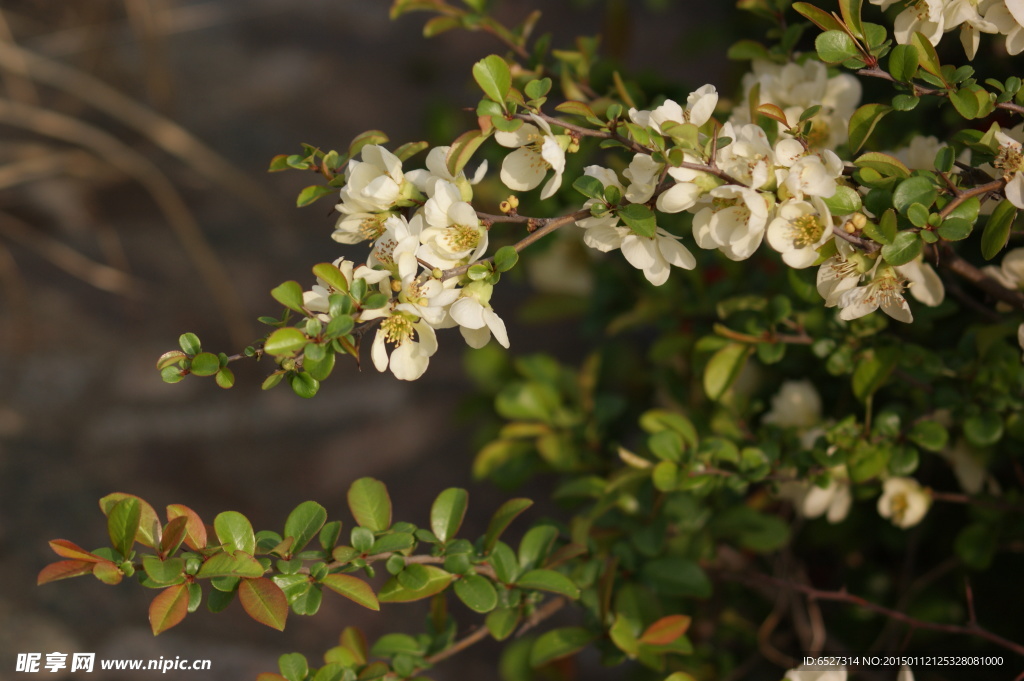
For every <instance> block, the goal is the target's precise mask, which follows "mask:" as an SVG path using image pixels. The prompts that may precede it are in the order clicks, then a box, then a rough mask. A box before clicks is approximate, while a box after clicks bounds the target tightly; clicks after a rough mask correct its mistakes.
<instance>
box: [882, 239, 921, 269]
mask: <svg viewBox="0 0 1024 681" xmlns="http://www.w3.org/2000/svg"><path fill="white" fill-rule="evenodd" d="M923 247H924V246H923V244H922V243H921V237H920V235H919V234H917V233H916V232H911V231H906V232H900V233H899V234H897V235H896V238H895V239H893V240H892V243H891V244H888V245H885V246H882V257H883V258H885V261H886V262H887V263H889V264H890V265H893V266H898V265H906V264H907V263H908V262H910V261H911V260H913V259H914V258H916V257H917V256H919V255H921V249H922V248H923Z"/></svg>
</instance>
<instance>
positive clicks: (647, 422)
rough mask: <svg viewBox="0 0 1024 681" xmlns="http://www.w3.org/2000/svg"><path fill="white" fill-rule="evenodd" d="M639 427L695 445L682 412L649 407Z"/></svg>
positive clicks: (691, 428)
mask: <svg viewBox="0 0 1024 681" xmlns="http://www.w3.org/2000/svg"><path fill="white" fill-rule="evenodd" d="M815 295H817V291H815ZM640 427H641V428H643V429H644V430H645V431H647V432H648V433H657V432H659V431H662V430H672V431H675V432H676V433H679V435H680V436H682V438H683V441H684V442H686V444H687V445H688V446H690V447H696V446H697V442H698V438H697V429H696V428H695V427H694V425H693V422H692V421H690V419H688V418H686V417H685V416H683V415H682V414H677V413H675V412H671V411H667V410H665V409H651V410H650V411H646V412H644V413H643V414H641V415H640Z"/></svg>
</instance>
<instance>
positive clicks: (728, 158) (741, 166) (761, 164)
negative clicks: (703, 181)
mask: <svg viewBox="0 0 1024 681" xmlns="http://www.w3.org/2000/svg"><path fill="white" fill-rule="evenodd" d="M721 136H722V137H728V138H729V139H731V140H732V143H731V144H727V145H726V146H725V147H723V148H721V149H719V150H718V156H717V158H716V159H715V161H716V163H717V164H718V167H719V168H721V169H722V170H723V171H724V172H725V173H727V174H728V175H729V176H731V177H732V178H734V179H736V180H738V181H739V182H741V183H743V184H745V185H747V186H748V187H750V188H751V189H761V188H762V187H764V186H765V185H766V184H767V183H768V181H769V180H771V179H774V178H773V176H772V172H771V171H772V169H773V167H774V165H775V152H774V150H773V149H772V147H771V145H770V144H769V143H768V136H767V135H766V134H765V132H764V130H762V129H761V127H760V126H758V125H753V124H747V125H741V126H738V127H734V126H733V125H732V124H731V123H726V124H725V125H723V126H722V132H721Z"/></svg>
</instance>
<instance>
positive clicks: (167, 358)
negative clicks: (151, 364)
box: [156, 350, 187, 371]
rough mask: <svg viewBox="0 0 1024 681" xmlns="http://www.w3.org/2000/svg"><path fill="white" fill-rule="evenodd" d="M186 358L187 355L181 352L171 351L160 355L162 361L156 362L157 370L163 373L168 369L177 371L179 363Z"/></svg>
mask: <svg viewBox="0 0 1024 681" xmlns="http://www.w3.org/2000/svg"><path fill="white" fill-rule="evenodd" d="M186 357H187V355H186V354H185V353H184V352H182V351H181V350H169V351H168V352H165V353H164V354H162V355H160V359H158V360H157V361H156V370H157V371H163V370H164V369H168V368H173V369H175V370H177V365H178V363H179V362H180V361H181V360H183V359H185V358H186Z"/></svg>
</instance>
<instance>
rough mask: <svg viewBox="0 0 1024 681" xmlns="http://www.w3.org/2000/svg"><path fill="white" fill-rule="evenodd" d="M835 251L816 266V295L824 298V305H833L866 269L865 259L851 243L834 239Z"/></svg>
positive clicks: (836, 303)
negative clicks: (819, 265)
mask: <svg viewBox="0 0 1024 681" xmlns="http://www.w3.org/2000/svg"><path fill="white" fill-rule="evenodd" d="M833 243H835V245H836V253H835V255H833V256H832V257H830V258H829V259H828V260H826V261H825V262H823V263H821V267H819V268H818V279H817V287H818V295H820V296H821V297H822V298H824V299H825V307H835V306H836V305H838V304H839V299H840V297H841V296H842V295H843V294H844V293H846V292H847V291H849V290H850V289H852V288H853V287H854V286H856V285H857V283H858V282H859V281H860V278H861V276H862V275H863V273H864V271H865V270H866V263H865V259H864V258H863V256H861V254H860V253H859V252H857V251H856V249H854V247H853V245H851V244H850V243H848V242H846V241H844V240H842V239H835V240H834V241H833Z"/></svg>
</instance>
